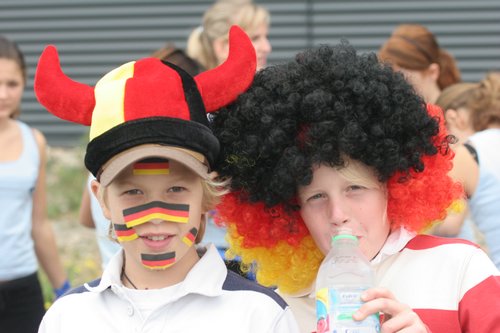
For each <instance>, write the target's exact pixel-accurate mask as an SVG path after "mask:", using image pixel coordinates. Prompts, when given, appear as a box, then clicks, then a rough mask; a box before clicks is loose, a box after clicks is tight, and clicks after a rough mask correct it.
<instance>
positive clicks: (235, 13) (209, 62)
mask: <svg viewBox="0 0 500 333" xmlns="http://www.w3.org/2000/svg"><path fill="white" fill-rule="evenodd" d="M269 22H270V15H269V12H268V11H267V9H265V8H264V7H261V6H259V5H256V4H254V3H252V2H251V1H218V2H216V3H215V4H214V5H212V7H210V8H209V9H208V10H207V11H206V12H205V14H204V15H203V25H202V26H201V27H198V28H196V29H194V30H193V31H192V32H191V34H190V36H189V38H188V41H187V47H186V52H187V54H188V56H190V57H191V58H193V59H194V60H196V61H197V62H199V63H200V64H201V65H202V66H203V67H204V68H205V70H209V69H213V68H215V67H217V65H218V64H219V63H218V60H217V57H216V54H215V51H214V47H213V43H214V41H215V40H216V39H218V38H221V37H223V38H226V39H227V38H228V33H229V28H230V27H231V26H232V25H238V26H240V27H241V28H242V29H243V30H244V31H246V32H247V33H250V32H251V31H253V30H255V29H257V27H258V26H260V25H261V24H267V25H269Z"/></svg>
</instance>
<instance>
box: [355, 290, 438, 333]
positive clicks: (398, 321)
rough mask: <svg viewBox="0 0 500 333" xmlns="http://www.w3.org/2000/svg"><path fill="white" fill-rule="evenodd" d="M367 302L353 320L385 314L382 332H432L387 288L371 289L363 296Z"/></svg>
mask: <svg viewBox="0 0 500 333" xmlns="http://www.w3.org/2000/svg"><path fill="white" fill-rule="evenodd" d="M361 299H362V300H363V301H364V302H365V303H364V304H363V305H362V306H361V307H360V308H359V309H358V311H356V312H355V313H354V314H353V315H352V318H353V319H355V320H357V321H362V320H364V319H365V318H367V317H369V316H370V315H372V314H377V313H383V321H382V326H381V332H383V333H392V332H401V331H404V332H409V333H410V332H411V333H413V332H415V333H420V332H422V333H426V332H430V331H429V329H428V328H427V326H426V325H425V324H424V323H423V322H422V320H421V319H420V317H419V316H418V315H417V314H416V313H415V312H414V311H413V310H412V309H411V308H410V307H409V306H408V305H406V304H402V303H400V302H399V301H398V300H397V299H396V298H395V297H394V295H393V294H392V293H391V292H390V291H389V290H388V289H386V288H370V289H367V290H365V292H364V293H363V294H362V295H361Z"/></svg>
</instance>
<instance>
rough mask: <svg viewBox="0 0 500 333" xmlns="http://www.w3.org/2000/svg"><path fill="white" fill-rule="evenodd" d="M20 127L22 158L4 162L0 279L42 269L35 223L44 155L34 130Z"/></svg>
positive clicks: (0, 197) (0, 193) (0, 167)
mask: <svg viewBox="0 0 500 333" xmlns="http://www.w3.org/2000/svg"><path fill="white" fill-rule="evenodd" d="M17 124H18V126H19V127H20V129H21V137H22V140H23V150H22V152H21V156H20V157H19V158H18V159H17V160H15V161H8V162H0V280H13V279H16V278H20V277H24V276H27V275H29V274H32V273H34V272H36V270H37V268H38V263H37V259H36V255H35V251H34V247H33V239H32V238H31V223H32V222H31V220H32V210H33V200H32V199H33V190H34V188H35V184H36V181H37V177H38V170H39V166H40V156H39V150H38V146H37V143H36V140H35V137H34V134H33V131H32V129H31V128H29V127H28V126H27V125H26V124H24V123H22V122H19V121H17Z"/></svg>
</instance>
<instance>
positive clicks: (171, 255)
mask: <svg viewBox="0 0 500 333" xmlns="http://www.w3.org/2000/svg"><path fill="white" fill-rule="evenodd" d="M141 260H142V264H143V265H144V267H146V268H149V269H154V270H156V269H157V270H160V269H165V268H167V267H170V266H172V265H173V264H175V252H167V253H162V254H144V253H142V254H141Z"/></svg>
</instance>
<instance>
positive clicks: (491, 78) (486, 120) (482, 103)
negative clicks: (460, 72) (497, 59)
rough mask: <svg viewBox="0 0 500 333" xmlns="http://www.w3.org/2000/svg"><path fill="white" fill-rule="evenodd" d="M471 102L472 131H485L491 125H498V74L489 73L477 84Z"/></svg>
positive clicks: (499, 98) (499, 85)
mask: <svg viewBox="0 0 500 333" xmlns="http://www.w3.org/2000/svg"><path fill="white" fill-rule="evenodd" d="M472 102H473V103H474V107H473V108H472V110H471V111H472V112H471V121H472V126H473V127H474V130H476V131H482V130H485V129H487V128H489V127H490V125H491V124H496V125H500V72H490V73H488V74H487V75H486V77H485V78H484V79H483V80H481V82H479V87H478V88H477V89H476V94H475V95H474V97H473V101H472Z"/></svg>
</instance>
